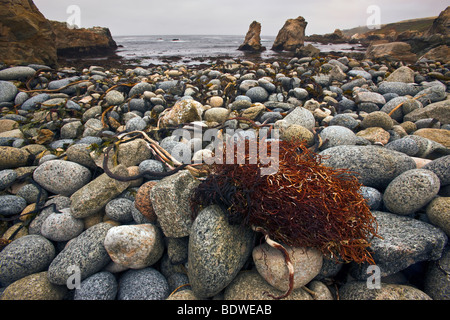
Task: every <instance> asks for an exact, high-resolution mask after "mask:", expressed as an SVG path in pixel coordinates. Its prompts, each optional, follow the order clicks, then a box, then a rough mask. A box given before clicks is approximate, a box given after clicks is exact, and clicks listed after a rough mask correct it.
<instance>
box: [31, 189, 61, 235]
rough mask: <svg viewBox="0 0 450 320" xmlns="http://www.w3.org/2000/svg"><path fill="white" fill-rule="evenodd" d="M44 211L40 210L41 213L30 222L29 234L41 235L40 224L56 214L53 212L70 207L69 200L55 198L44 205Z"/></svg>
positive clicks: (59, 197)
mask: <svg viewBox="0 0 450 320" xmlns="http://www.w3.org/2000/svg"><path fill="white" fill-rule="evenodd" d="M44 207H45V209H42V211H41V213H40V214H39V215H38V216H37V217H36V218H34V219H33V221H31V223H30V225H29V227H28V231H29V233H30V234H38V235H41V229H42V224H43V223H44V221H45V219H47V217H48V216H49V215H50V214H52V213H54V212H55V213H56V212H57V211H55V210H58V211H59V210H62V209H64V208H69V207H70V198H68V197H64V196H56V197H54V198H52V199H50V200H48V201H47V202H45V203H44Z"/></svg>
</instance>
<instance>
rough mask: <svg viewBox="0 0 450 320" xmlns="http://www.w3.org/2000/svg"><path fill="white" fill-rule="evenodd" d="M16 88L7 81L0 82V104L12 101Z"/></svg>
mask: <svg viewBox="0 0 450 320" xmlns="http://www.w3.org/2000/svg"><path fill="white" fill-rule="evenodd" d="M17 92H18V90H17V87H16V86H15V85H14V84H12V83H11V82H9V81H0V103H1V102H10V101H14V98H15V97H16V95H17Z"/></svg>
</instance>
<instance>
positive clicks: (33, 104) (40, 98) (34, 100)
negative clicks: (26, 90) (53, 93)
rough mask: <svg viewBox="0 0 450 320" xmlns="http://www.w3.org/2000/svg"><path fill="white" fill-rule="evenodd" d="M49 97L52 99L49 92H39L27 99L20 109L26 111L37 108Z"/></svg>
mask: <svg viewBox="0 0 450 320" xmlns="http://www.w3.org/2000/svg"><path fill="white" fill-rule="evenodd" d="M49 99H50V95H48V94H47V93H41V94H38V95H36V96H33V97H31V98H30V99H28V100H27V101H25V102H24V103H23V104H22V106H21V107H20V109H22V110H25V111H31V110H36V109H37V107H38V106H39V104H41V103H43V102H45V101H47V100H49Z"/></svg>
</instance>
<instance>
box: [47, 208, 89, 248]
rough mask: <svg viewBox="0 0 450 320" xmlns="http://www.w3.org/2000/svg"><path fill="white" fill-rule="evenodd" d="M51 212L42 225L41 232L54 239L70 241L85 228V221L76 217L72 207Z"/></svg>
mask: <svg viewBox="0 0 450 320" xmlns="http://www.w3.org/2000/svg"><path fill="white" fill-rule="evenodd" d="M60 212H61V213H55V212H54V213H51V214H50V215H49V216H48V217H47V219H45V221H44V223H43V224H42V226H41V234H42V235H43V236H44V237H46V238H47V239H49V240H52V241H68V240H70V239H73V238H75V237H77V236H78V235H79V234H81V232H83V230H84V222H83V220H81V219H75V218H74V217H73V216H72V214H71V211H70V208H65V209H62V210H60Z"/></svg>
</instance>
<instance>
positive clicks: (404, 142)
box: [386, 136, 419, 157]
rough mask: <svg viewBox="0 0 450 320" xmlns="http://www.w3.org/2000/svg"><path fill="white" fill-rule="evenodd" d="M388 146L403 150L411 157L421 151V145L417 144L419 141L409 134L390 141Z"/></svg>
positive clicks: (392, 148) (395, 149) (391, 148)
mask: <svg viewBox="0 0 450 320" xmlns="http://www.w3.org/2000/svg"><path fill="white" fill-rule="evenodd" d="M386 148H387V149H390V150H394V151H398V152H402V153H404V154H407V155H408V156H411V157H414V156H415V155H417V154H418V153H419V146H418V145H417V142H416V141H415V140H414V139H411V138H410V137H409V136H406V137H404V138H401V139H397V140H394V141H392V142H389V143H388V144H387V145H386Z"/></svg>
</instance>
